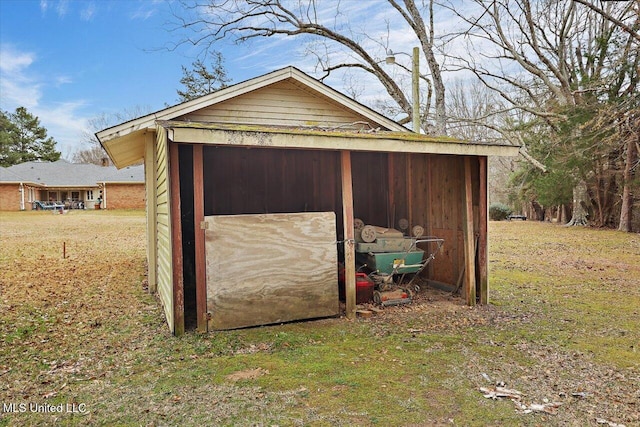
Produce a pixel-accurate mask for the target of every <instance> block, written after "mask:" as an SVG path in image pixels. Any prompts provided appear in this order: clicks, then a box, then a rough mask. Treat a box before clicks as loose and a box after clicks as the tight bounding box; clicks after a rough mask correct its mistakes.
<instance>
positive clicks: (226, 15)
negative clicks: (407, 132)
mask: <svg viewBox="0 0 640 427" xmlns="http://www.w3.org/2000/svg"><path fill="white" fill-rule="evenodd" d="M378 4H381V3H378ZM351 5H353V3H348V2H347V3H341V2H340V1H333V2H329V1H317V0H298V1H286V0H251V1H246V0H194V1H189V0H183V1H182V6H183V9H182V10H181V11H180V12H179V13H178V14H176V18H177V19H178V22H177V28H181V29H186V30H188V33H187V34H188V35H186V36H185V38H184V39H183V40H181V41H180V42H179V43H178V44H182V43H186V44H193V45H197V46H202V47H204V48H205V49H211V50H213V49H214V45H215V43H216V42H218V41H220V40H233V41H235V42H237V43H243V42H247V41H250V40H252V39H256V38H259V37H277V36H282V37H297V38H299V39H301V40H304V41H308V42H312V41H319V40H320V41H323V42H327V43H330V44H332V45H333V46H338V47H341V48H343V49H345V50H343V53H345V54H347V55H348V58H350V59H348V60H343V59H344V56H343V57H341V60H340V62H339V63H333V62H332V58H331V55H329V54H328V52H329V49H322V48H320V49H315V48H314V47H313V44H311V43H310V44H308V46H309V49H310V50H311V52H310V54H311V55H313V56H315V57H316V58H317V64H318V66H319V67H320V68H321V69H322V71H323V73H324V76H323V78H326V77H327V76H328V75H330V74H331V73H333V72H335V71H336V70H345V69H352V70H361V71H364V72H367V73H370V74H371V75H373V76H375V77H376V78H377V80H379V81H380V83H381V84H382V86H383V87H384V88H385V90H386V92H387V93H388V94H389V96H390V97H391V98H392V99H393V100H394V101H395V102H396V104H397V105H398V106H399V107H400V109H401V111H403V112H404V113H406V114H407V115H408V117H411V115H412V102H411V101H410V99H408V97H407V95H405V93H404V92H403V90H402V88H401V87H400V86H399V85H398V84H397V83H396V81H395V79H394V78H393V76H392V75H391V74H390V73H389V72H388V71H387V70H385V68H384V67H383V66H382V62H384V61H383V60H384V58H385V57H386V55H387V50H388V48H389V43H390V41H389V40H388V37H387V38H384V37H383V38H382V39H381V38H380V37H374V36H371V35H370V34H367V31H366V30H365V29H362V30H360V29H356V28H354V26H352V25H351V23H350V21H349V18H348V14H346V13H343V11H342V9H344V8H345V7H349V6H351ZM386 6H387V9H388V14H389V15H395V16H396V17H399V18H401V19H400V21H401V22H404V25H405V28H407V29H408V30H409V31H412V32H413V33H414V34H415V37H416V39H417V42H418V43H419V44H420V47H421V48H422V49H421V50H422V54H423V55H424V57H425V59H426V62H427V64H428V66H429V70H430V77H429V79H430V83H432V86H433V91H434V108H433V112H432V111H431V109H430V108H429V109H427V111H424V110H423V111H422V113H423V114H422V117H421V119H422V120H421V123H422V127H423V128H425V129H429V130H431V127H430V126H428V125H429V124H431V125H432V131H433V133H435V134H440V135H445V134H446V110H445V85H444V82H443V79H442V72H441V69H440V64H439V63H438V60H437V58H436V52H435V46H434V43H435V36H434V28H433V6H434V1H433V0H427V1H423V2H422V5H420V6H419V5H418V4H416V1H415V0H402V1H397V0H387V1H386ZM414 131H417V130H416V129H414Z"/></svg>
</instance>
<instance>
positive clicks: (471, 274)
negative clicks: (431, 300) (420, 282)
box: [463, 156, 476, 305]
mask: <svg viewBox="0 0 640 427" xmlns="http://www.w3.org/2000/svg"><path fill="white" fill-rule="evenodd" d="M463 212H464V215H463V218H464V224H463V226H464V263H465V266H464V268H465V272H464V274H465V277H464V296H465V298H466V300H467V304H468V305H475V304H476V250H475V240H476V239H475V236H474V230H473V189H472V187H471V158H470V157H469V156H465V158H464V209H463Z"/></svg>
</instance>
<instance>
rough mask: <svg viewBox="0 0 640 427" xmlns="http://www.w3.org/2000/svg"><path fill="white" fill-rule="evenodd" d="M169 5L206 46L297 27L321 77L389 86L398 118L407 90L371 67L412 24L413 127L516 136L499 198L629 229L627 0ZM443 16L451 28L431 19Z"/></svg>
mask: <svg viewBox="0 0 640 427" xmlns="http://www.w3.org/2000/svg"><path fill="white" fill-rule="evenodd" d="M181 3H182V7H181V8H180V9H178V10H177V12H176V21H175V27H174V30H179V29H182V30H184V33H183V38H182V40H181V41H180V43H185V44H194V45H197V46H200V47H202V48H204V49H206V50H214V48H215V46H216V43H218V42H220V41H222V40H224V41H233V42H235V43H245V42H249V41H252V40H255V39H260V38H271V37H274V38H275V37H291V38H297V39H299V40H300V42H301V43H304V44H305V50H306V53H307V54H308V55H311V56H313V57H315V58H316V67H317V69H318V70H320V72H321V74H322V76H323V77H325V78H326V77H327V76H329V75H331V74H334V73H343V76H344V75H357V73H367V74H369V75H371V76H374V77H375V78H376V79H377V80H378V81H379V83H380V84H381V87H382V88H383V89H384V90H385V91H386V93H387V94H388V98H387V101H384V100H383V101H379V102H378V104H377V105H376V107H377V108H378V109H379V110H382V111H384V112H386V113H387V114H388V115H391V116H392V117H398V118H399V121H401V122H408V119H407V118H408V117H411V114H412V102H411V96H410V91H409V90H408V87H406V85H402V84H400V83H398V79H397V78H396V76H395V75H394V74H393V71H391V70H389V69H387V68H385V67H384V66H383V65H382V64H383V62H384V58H385V56H386V55H387V52H388V50H389V48H390V46H391V45H392V42H393V41H392V40H390V36H389V34H390V32H391V31H390V30H391V29H393V30H395V31H398V30H403V31H407V32H411V33H412V35H413V38H414V41H415V44H416V45H418V46H419V47H420V51H421V61H422V59H424V60H425V62H426V64H427V66H428V72H427V73H426V74H425V75H421V76H420V80H421V82H422V83H423V84H422V85H421V86H422V91H421V93H420V104H419V105H420V107H419V108H420V118H421V131H422V132H426V133H434V134H439V135H446V134H449V135H451V136H457V137H462V138H465V139H471V140H482V141H487V142H491V141H493V140H499V141H501V142H505V141H507V142H509V143H511V144H517V145H519V146H520V147H521V154H522V159H521V160H519V161H517V162H516V163H515V164H514V165H512V166H511V167H512V168H513V169H514V170H513V173H512V174H511V177H510V183H509V185H510V191H509V192H508V197H507V199H508V200H505V202H508V203H509V204H511V205H512V207H514V208H516V209H517V210H521V211H524V212H527V213H528V214H529V216H531V217H533V218H534V219H548V218H549V216H550V215H551V216H554V217H555V218H557V219H559V220H563V221H565V222H568V224H570V225H585V224H587V223H589V224H591V225H594V226H605V227H618V228H619V229H621V230H626V231H630V230H632V229H636V230H637V229H640V218H639V217H640V215H639V214H637V213H636V215H635V216H634V215H633V213H634V212H638V210H639V209H640V206H638V205H639V198H638V196H640V194H639V193H640V191H639V187H640V183H639V182H638V181H639V179H638V174H637V169H638V151H639V150H638V148H639V147H638V145H639V143H640V140H639V133H640V132H639V131H638V129H640V117H639V115H640V113H639V108H640V107H639V96H638V75H639V72H640V67H639V65H640V64H639V62H638V61H639V55H638V51H639V50H640V35H639V33H638V30H639V29H640V3H639V2H637V1H624V2H604V1H598V0H568V1H567V0H469V1H464V2H462V1H457V0H422V1H420V0H379V1H377V2H375V5H376V6H380V7H381V8H382V12H383V13H385V14H386V15H385V16H388V17H389V18H388V21H387V23H388V24H387V25H388V28H387V29H386V33H385V30H384V29H383V31H379V29H368V28H367V26H366V25H364V26H363V25H360V24H355V23H354V22H355V20H356V17H353V18H354V19H353V20H351V19H350V17H349V14H348V11H345V10H344V9H345V8H348V7H349V4H348V3H341V2H338V1H335V2H332V1H316V0H298V1H286V0H253V1H250V2H247V1H241V0H182V2H181ZM377 12H378V13H380V10H378V11H377ZM442 13H448V14H450V15H452V16H455V17H456V18H457V22H458V25H457V26H456V27H455V28H453V27H447V28H436V27H435V25H434V22H437V20H436V19H434V17H435V15H436V14H442ZM394 17H395V18H397V19H394ZM392 23H393V25H395V27H393V28H390V26H391V25H392ZM454 45H455V46H461V45H462V46H464V47H465V49H464V50H463V51H460V49H457V50H454V49H452V48H451V46H454ZM337 58H339V59H337ZM345 58H346V59H345ZM405 68H406V69H410V65H409V66H406V65H405ZM455 73H458V74H459V75H464V76H466V77H465V78H464V79H458V80H456V79H455V78H452V77H451V76H452V75H455ZM469 76H471V77H469ZM343 80H345V78H344V77H343ZM347 91H348V92H350V93H351V94H352V96H354V97H356V96H357V95H358V93H359V91H358V88H357V87H355V86H354V88H353V90H351V91H349V90H347ZM403 117H404V118H403ZM633 218H636V219H635V221H634V219H633Z"/></svg>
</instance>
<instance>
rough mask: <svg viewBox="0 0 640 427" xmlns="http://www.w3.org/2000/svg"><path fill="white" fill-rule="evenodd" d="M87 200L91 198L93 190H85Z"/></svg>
mask: <svg viewBox="0 0 640 427" xmlns="http://www.w3.org/2000/svg"><path fill="white" fill-rule="evenodd" d="M87 200H93V190H87Z"/></svg>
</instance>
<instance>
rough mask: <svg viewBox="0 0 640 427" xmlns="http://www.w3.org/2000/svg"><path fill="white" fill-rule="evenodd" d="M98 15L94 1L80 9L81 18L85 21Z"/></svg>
mask: <svg viewBox="0 0 640 427" xmlns="http://www.w3.org/2000/svg"><path fill="white" fill-rule="evenodd" d="M95 15H96V4H95V3H94V2H90V3H88V4H87V5H86V6H85V7H83V8H82V9H81V10H80V19H82V20H83V21H91V20H92V19H93V17H94V16H95Z"/></svg>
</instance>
